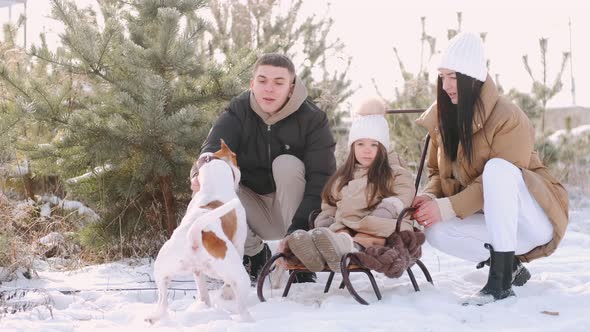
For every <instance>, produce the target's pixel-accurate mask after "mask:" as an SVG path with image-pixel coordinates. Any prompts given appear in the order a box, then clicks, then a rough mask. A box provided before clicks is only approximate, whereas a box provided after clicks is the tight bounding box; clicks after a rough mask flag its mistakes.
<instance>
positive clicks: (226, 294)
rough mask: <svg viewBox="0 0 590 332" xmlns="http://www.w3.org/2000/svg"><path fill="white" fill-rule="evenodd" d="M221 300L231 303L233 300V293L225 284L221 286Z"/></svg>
mask: <svg viewBox="0 0 590 332" xmlns="http://www.w3.org/2000/svg"><path fill="white" fill-rule="evenodd" d="M221 298H222V299H224V300H226V301H231V300H233V299H234V291H233V290H232V288H231V286H229V285H227V284H225V285H223V289H222V291H221Z"/></svg>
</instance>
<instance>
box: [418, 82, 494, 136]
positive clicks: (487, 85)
mask: <svg viewBox="0 0 590 332" xmlns="http://www.w3.org/2000/svg"><path fill="white" fill-rule="evenodd" d="M480 96H481V102H482V106H483V110H480V108H479V107H478V112H477V114H481V117H478V116H476V117H474V119H473V133H474V134H475V133H476V132H477V131H479V130H480V129H481V128H483V126H484V124H485V123H486V121H487V119H488V118H489V117H490V114H492V110H493V109H494V107H495V106H496V103H497V102H498V99H499V98H500V95H499V93H498V88H497V87H496V84H495V83H494V81H493V80H492V78H491V77H490V75H488V76H487V78H486V81H485V82H484V83H483V86H482V88H481V93H480ZM437 114H438V113H437V108H436V102H435V103H433V104H432V105H431V106H430V107H429V108H428V109H427V110H426V111H425V112H424V113H422V115H421V116H420V117H419V118H418V119H417V120H416V124H418V125H420V126H422V127H424V128H426V129H428V131H429V132H430V133H433V132H436V131H438V116H437Z"/></svg>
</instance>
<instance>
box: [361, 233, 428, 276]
mask: <svg viewBox="0 0 590 332" xmlns="http://www.w3.org/2000/svg"><path fill="white" fill-rule="evenodd" d="M425 241H426V237H425V236H424V233H422V232H414V231H401V232H399V233H393V234H391V235H390V236H389V237H388V238H387V239H386V240H385V246H384V247H369V248H367V249H365V251H362V252H357V253H355V254H354V255H355V256H356V258H357V259H358V260H359V262H360V263H361V264H362V265H363V266H365V267H366V268H368V269H371V270H374V271H377V272H381V273H383V274H385V275H386V276H387V277H389V278H399V277H401V275H402V274H403V273H404V271H406V270H407V269H408V268H409V267H410V266H412V265H414V263H415V262H416V260H418V259H419V258H420V257H421V256H422V244H424V242H425Z"/></svg>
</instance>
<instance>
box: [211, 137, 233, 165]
mask: <svg viewBox="0 0 590 332" xmlns="http://www.w3.org/2000/svg"><path fill="white" fill-rule="evenodd" d="M220 141H221V149H219V151H217V152H215V154H214V155H215V157H217V158H219V159H221V160H225V161H226V162H228V163H230V164H232V165H234V166H235V167H238V160H237V158H236V154H235V153H233V151H232V150H231V149H230V148H229V146H227V144H225V141H224V140H223V138H222V139H220Z"/></svg>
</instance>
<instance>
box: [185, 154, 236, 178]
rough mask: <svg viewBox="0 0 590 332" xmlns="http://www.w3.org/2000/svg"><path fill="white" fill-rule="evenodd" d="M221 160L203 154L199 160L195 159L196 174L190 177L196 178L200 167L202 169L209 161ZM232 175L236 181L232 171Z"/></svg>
mask: <svg viewBox="0 0 590 332" xmlns="http://www.w3.org/2000/svg"><path fill="white" fill-rule="evenodd" d="M216 159H217V160H222V159H221V158H219V157H216V156H215V155H212V154H204V155H202V156H200V157H199V159H197V162H196V164H197V168H196V172H195V174H194V175H192V176H191V177H194V176H197V175H198V174H199V170H200V169H201V167H203V165H205V164H206V163H208V162H210V161H211V160H216ZM231 173H232V175H233V176H234V180H235V179H236V173H235V172H234V170H233V167H232V170H231Z"/></svg>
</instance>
